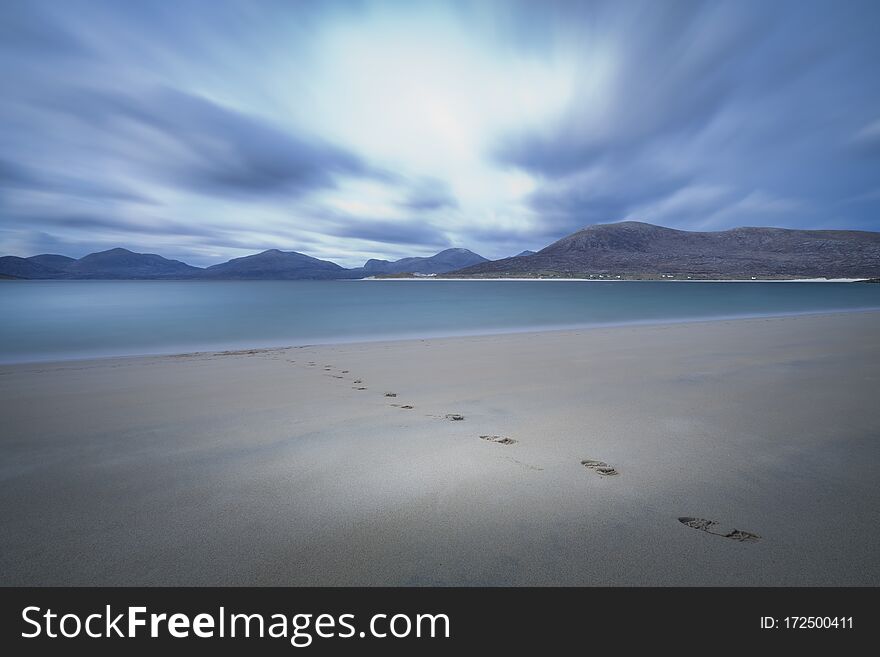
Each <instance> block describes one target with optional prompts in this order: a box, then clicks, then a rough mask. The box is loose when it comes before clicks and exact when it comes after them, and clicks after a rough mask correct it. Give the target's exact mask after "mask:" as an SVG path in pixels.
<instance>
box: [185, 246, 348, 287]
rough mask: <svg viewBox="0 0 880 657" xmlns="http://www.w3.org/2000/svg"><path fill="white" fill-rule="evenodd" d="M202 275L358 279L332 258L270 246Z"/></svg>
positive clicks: (211, 276)
mask: <svg viewBox="0 0 880 657" xmlns="http://www.w3.org/2000/svg"><path fill="white" fill-rule="evenodd" d="M198 278H219V279H249V280H256V279H266V280H293V279H313V280H315V279H333V278H354V276H352V275H350V273H349V270H348V269H345V268H343V267H340V266H339V265H337V264H336V263H335V262H330V261H329V260H318V259H317V258H312V257H311V256H307V255H305V254H302V253H297V252H296V251H279V250H278V249H270V250H269V251H263V252H262V253H257V254H254V255H250V256H245V257H243V258H234V259H232V260H230V261H229V262H224V263H223V264H220V265H213V266H211V267H208V268H206V269H204V270H201V271H200V272H199V273H198Z"/></svg>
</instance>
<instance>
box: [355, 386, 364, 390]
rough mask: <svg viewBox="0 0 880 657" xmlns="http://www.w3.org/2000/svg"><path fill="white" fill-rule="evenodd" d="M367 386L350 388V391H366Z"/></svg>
mask: <svg viewBox="0 0 880 657" xmlns="http://www.w3.org/2000/svg"><path fill="white" fill-rule="evenodd" d="M366 389H367V386H352V390H366Z"/></svg>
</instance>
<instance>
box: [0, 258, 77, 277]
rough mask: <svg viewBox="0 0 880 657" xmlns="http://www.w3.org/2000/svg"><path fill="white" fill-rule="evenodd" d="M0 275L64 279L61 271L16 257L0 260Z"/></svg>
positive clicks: (28, 259)
mask: <svg viewBox="0 0 880 657" xmlns="http://www.w3.org/2000/svg"><path fill="white" fill-rule="evenodd" d="M0 275H3V276H7V277H10V278H33V279H49V278H64V277H65V274H64V272H63V271H60V270H58V269H53V268H51V267H47V266H45V265H41V264H40V263H39V262H35V261H33V260H31V259H30V258H19V257H18V256H4V257H2V258H0Z"/></svg>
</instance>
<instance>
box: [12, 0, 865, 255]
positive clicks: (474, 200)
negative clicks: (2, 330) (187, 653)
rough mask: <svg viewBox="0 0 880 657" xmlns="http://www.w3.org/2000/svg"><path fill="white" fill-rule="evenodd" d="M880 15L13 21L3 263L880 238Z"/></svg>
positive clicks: (222, 11)
mask: <svg viewBox="0 0 880 657" xmlns="http://www.w3.org/2000/svg"><path fill="white" fill-rule="evenodd" d="M878 20H880V5H878V4H877V3H876V2H873V1H872V0H852V1H851V2H849V3H847V7H846V9H845V10H843V9H841V8H840V7H838V6H836V5H834V4H832V3H828V2H820V1H813V0H804V1H797V2H795V1H794V0H780V1H779V2H774V3H753V2H738V1H735V0H727V1H725V0H721V1H717V0H715V1H712V2H709V1H703V0H667V1H665V2H655V1H653V0H632V1H631V2H626V3H621V2H616V1H610V0H595V1H588V2H568V1H566V0H558V1H557V0H548V2H542V3H535V2H529V1H528V0H503V1H502V0H487V1H486V2H479V3H434V2H425V3H405V6H404V4H401V3H390V4H389V3H385V2H380V1H378V0H375V1H374V0H364V1H357V2H346V1H344V0H342V1H340V2H324V3H291V2H274V1H271V0H269V1H267V2H264V3H261V4H260V5H259V6H255V5H253V4H252V3H244V2H238V1H237V0H214V1H211V2H208V1H207V0H187V1H185V2H180V3H176V4H174V5H173V6H171V5H170V4H168V3H162V2H139V3H123V2H113V1H107V0H88V1H80V0H70V1H69V2H52V1H47V0H31V1H29V2H6V3H0V72H2V73H3V76H4V83H5V84H4V94H2V96H0V145H2V161H0V213H2V220H0V221H2V228H3V230H2V231H0V251H3V252H15V249H18V248H22V245H26V244H34V245H35V246H36V245H40V244H42V245H45V246H46V247H47V248H48V247H49V246H51V245H52V244H56V245H59V248H60V245H64V244H68V245H70V248H71V249H72V250H74V251H77V252H78V251H80V250H81V249H87V248H90V247H95V248H98V247H101V248H106V247H107V246H115V245H117V244H114V243H113V242H114V241H115V242H118V243H119V245H122V246H133V247H135V246H136V247H137V248H143V249H146V250H151V251H162V250H163V249H165V250H168V251H169V252H171V253H173V254H174V255H175V257H178V258H180V259H183V260H187V259H188V258H189V259H193V260H194V261H197V262H202V263H207V262H209V261H211V260H212V259H215V260H214V261H216V260H220V259H223V258H225V257H231V256H233V255H244V252H245V251H247V250H248V249H252V248H253V249H257V248H269V247H271V246H277V247H278V248H283V249H293V250H302V251H305V252H308V253H310V254H315V255H317V256H318V257H325V258H331V259H335V260H339V261H341V262H345V261H347V262H357V261H361V262H362V259H363V258H364V257H365V256H366V257H389V258H391V257H400V256H406V255H411V254H412V252H419V253H424V252H427V251H428V250H429V249H435V248H436V249H438V250H439V249H440V248H443V247H445V246H448V245H455V246H464V247H468V248H472V249H473V250H475V251H478V252H480V253H482V254H483V255H486V256H488V257H501V256H506V255H509V254H510V253H516V252H518V251H520V250H522V249H525V248H530V249H538V248H541V247H543V246H545V245H546V244H547V243H549V242H551V241H554V240H556V239H558V238H559V237H562V236H563V235H565V234H567V233H570V232H573V231H574V230H577V229H579V228H581V227H583V226H585V225H588V224H590V223H598V222H608V221H619V220H623V219H626V218H633V219H642V220H646V221H654V222H658V223H662V224H665V225H670V226H673V227H679V228H700V227H711V228H726V227H730V226H732V225H738V224H753V225H754V224H759V223H772V224H776V225H787V226H803V227H814V228H815V227H828V228H862V229H878V228H880V219H878V217H880V198H878V196H877V194H876V190H877V175H876V171H877V156H878V154H880V137H878V135H880V128H878V114H877V112H878V109H877V108H878V107H880V87H878V86H877V84H876V74H875V69H876V62H877V61H880V40H878V39H876V34H875V32H876V25H877V22H878ZM53 240H55V241H54V242H53ZM93 250H94V249H93ZM74 255H75V254H74Z"/></svg>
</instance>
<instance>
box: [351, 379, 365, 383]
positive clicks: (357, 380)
mask: <svg viewBox="0 0 880 657" xmlns="http://www.w3.org/2000/svg"><path fill="white" fill-rule="evenodd" d="M352 383H363V381H361V380H360V379H355V380H354V381H352Z"/></svg>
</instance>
